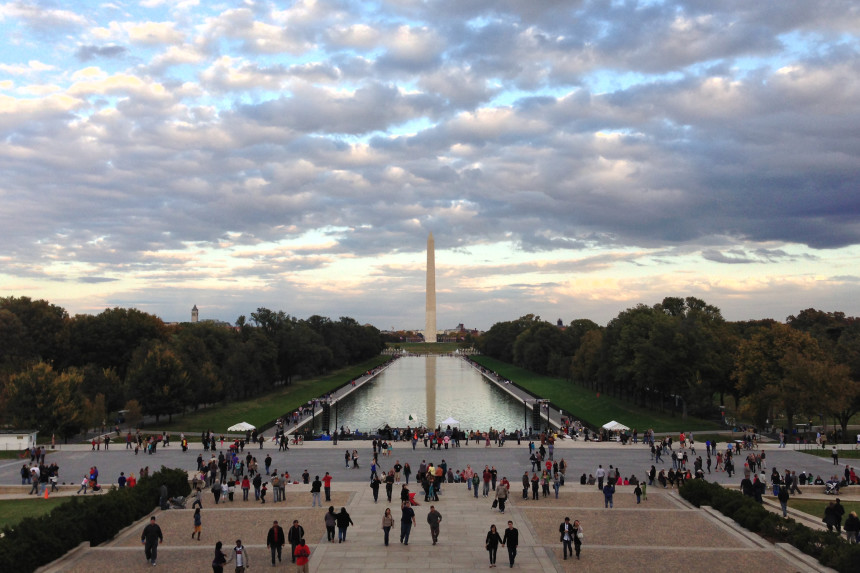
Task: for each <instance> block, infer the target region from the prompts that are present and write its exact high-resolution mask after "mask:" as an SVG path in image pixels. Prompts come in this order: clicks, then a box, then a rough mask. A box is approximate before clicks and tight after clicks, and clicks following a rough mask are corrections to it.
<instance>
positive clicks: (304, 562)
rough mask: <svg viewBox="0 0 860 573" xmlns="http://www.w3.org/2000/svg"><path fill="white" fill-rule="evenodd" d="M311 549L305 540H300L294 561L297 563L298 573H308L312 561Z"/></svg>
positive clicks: (294, 551)
mask: <svg viewBox="0 0 860 573" xmlns="http://www.w3.org/2000/svg"><path fill="white" fill-rule="evenodd" d="M310 556H311V548H310V547H308V546H307V544H305V540H304V539H299V544H298V545H296V548H295V549H294V550H293V559H295V563H296V567H297V569H296V571H298V573H308V561H310Z"/></svg>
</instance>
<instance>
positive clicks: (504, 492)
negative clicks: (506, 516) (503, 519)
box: [496, 479, 508, 513]
mask: <svg viewBox="0 0 860 573" xmlns="http://www.w3.org/2000/svg"><path fill="white" fill-rule="evenodd" d="M506 484H507V479H503V480H502V483H500V484H499V486H498V487H497V488H496V500H498V502H499V513H505V502H507V501H508V486H507V485H506Z"/></svg>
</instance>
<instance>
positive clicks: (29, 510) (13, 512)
mask: <svg viewBox="0 0 860 573" xmlns="http://www.w3.org/2000/svg"><path fill="white" fill-rule="evenodd" d="M70 499H72V498H70V497H49V498H48V499H45V498H44V497H34V498H32V499H4V500H2V501H0V529H2V528H4V527H6V526H8V525H15V524H16V523H18V522H19V521H21V520H22V519H24V518H25V517H39V516H40V515H42V514H45V513H48V512H49V511H51V510H52V509H54V508H55V507H57V506H58V505H60V504H61V503H66V502H67V501H69V500H70Z"/></svg>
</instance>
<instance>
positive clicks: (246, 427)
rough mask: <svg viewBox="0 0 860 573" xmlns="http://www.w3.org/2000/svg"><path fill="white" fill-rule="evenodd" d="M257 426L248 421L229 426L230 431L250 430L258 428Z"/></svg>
mask: <svg viewBox="0 0 860 573" xmlns="http://www.w3.org/2000/svg"><path fill="white" fill-rule="evenodd" d="M256 429H257V426H254V425H253V424H249V423H248V422H239V423H238V424H234V425H232V426H230V427H229V428H227V431H228V432H247V431H248V430H256Z"/></svg>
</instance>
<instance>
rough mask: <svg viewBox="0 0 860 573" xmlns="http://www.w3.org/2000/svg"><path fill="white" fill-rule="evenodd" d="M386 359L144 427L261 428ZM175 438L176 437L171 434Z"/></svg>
mask: <svg viewBox="0 0 860 573" xmlns="http://www.w3.org/2000/svg"><path fill="white" fill-rule="evenodd" d="M389 359H390V357H389V356H381V355H380V356H376V357H374V358H372V359H370V360H367V361H365V362H362V363H361V364H357V365H355V366H350V367H347V368H342V369H340V370H336V371H334V372H332V373H331V374H327V375H325V376H319V377H317V378H308V379H307V380H298V381H295V382H293V383H292V384H291V385H289V386H281V387H279V388H277V389H276V390H273V391H272V392H270V393H268V394H264V395H262V396H257V397H255V398H251V399H250V400H242V401H236V402H228V403H226V404H224V403H221V404H218V405H215V406H210V407H208V408H205V409H201V410H198V411H197V412H191V413H188V414H184V415H182V416H174V417H173V422H172V423H167V419H166V418H164V419H162V422H160V423H158V424H150V425H149V426H148V428H150V429H151V430H157V431H162V430H164V431H169V432H172V433H174V434H176V433H178V432H180V431H183V432H186V433H199V432H203V431H204V430H212V431H213V432H216V433H220V432H224V431H226V430H227V428H228V427H229V426H232V425H233V424H236V423H238V422H248V423H249V424H253V425H255V426H257V427H258V428H259V427H263V426H265V425H266V424H268V423H270V422H274V421H275V420H277V419H278V418H279V417H281V416H283V415H284V414H286V413H288V412H291V411H293V410H295V409H296V408H298V407H299V406H300V405H301V404H306V403H307V402H308V400H311V399H313V398H317V397H319V396H321V395H322V394H325V393H326V392H329V391H331V390H334V389H335V388H337V387H338V386H340V385H342V384H344V383H346V382H347V381H348V380H351V379H353V378H355V377H357V376H358V375H360V374H363V373H364V372H366V371H368V370H370V369H371V368H374V367H375V366H378V365H379V364H382V363H383V362H386V361H388V360H389ZM175 438H176V436H175V435H174V439H175Z"/></svg>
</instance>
